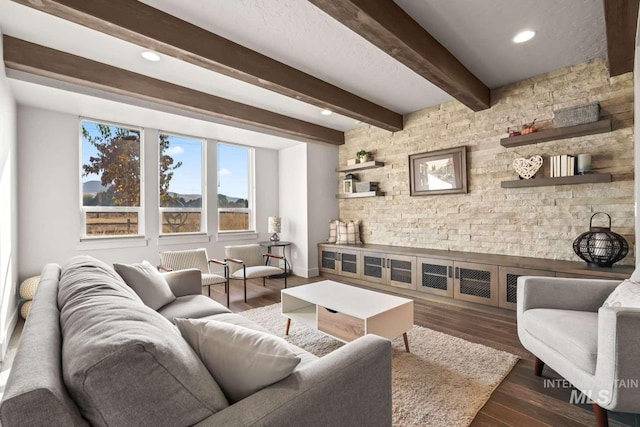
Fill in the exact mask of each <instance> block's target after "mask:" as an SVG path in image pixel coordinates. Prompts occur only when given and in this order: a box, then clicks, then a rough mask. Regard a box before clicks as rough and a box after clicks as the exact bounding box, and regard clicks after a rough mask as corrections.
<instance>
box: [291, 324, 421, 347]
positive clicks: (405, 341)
mask: <svg viewBox="0 0 640 427" xmlns="http://www.w3.org/2000/svg"><path fill="white" fill-rule="evenodd" d="M289 326H291V319H287V327H286V329H285V330H284V334H285V335H289ZM405 342H406V341H405ZM407 351H409V350H407Z"/></svg>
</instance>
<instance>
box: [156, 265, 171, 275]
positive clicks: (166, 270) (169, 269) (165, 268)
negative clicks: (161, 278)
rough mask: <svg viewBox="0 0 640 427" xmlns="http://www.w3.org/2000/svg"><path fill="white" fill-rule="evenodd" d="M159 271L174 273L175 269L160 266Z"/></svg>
mask: <svg viewBox="0 0 640 427" xmlns="http://www.w3.org/2000/svg"><path fill="white" fill-rule="evenodd" d="M158 271H160V272H163V273H166V272H169V271H173V269H171V268H168V267H165V266H164V265H159V266H158Z"/></svg>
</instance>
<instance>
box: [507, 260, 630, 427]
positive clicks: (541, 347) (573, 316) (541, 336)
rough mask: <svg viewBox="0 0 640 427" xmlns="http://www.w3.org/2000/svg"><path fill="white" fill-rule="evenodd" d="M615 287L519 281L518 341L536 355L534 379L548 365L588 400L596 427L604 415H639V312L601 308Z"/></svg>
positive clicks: (527, 278) (533, 279) (592, 281)
mask: <svg viewBox="0 0 640 427" xmlns="http://www.w3.org/2000/svg"><path fill="white" fill-rule="evenodd" d="M638 271H640V270H636V273H634V276H635V275H636V274H637V273H638ZM632 278H633V276H632ZM618 284H620V281H618V280H598V279H569V278H558V277H533V276H522V277H519V278H518V295H517V301H518V302H517V306H518V314H517V316H518V337H519V338H520V341H521V342H522V345H523V346H524V348H526V349H527V350H529V351H530V352H531V353H533V354H534V355H535V356H536V363H535V375H536V376H541V375H542V370H543V368H544V365H545V364H546V365H547V366H549V367H550V368H551V369H553V370H554V371H556V372H557V373H558V374H560V375H561V376H562V377H563V378H565V379H566V380H567V381H569V382H570V383H571V384H572V385H573V386H574V387H575V388H577V389H578V390H580V391H581V392H582V393H584V394H585V395H587V396H588V397H589V398H590V399H591V400H592V401H593V412H594V415H595V417H596V421H597V423H598V426H600V427H602V426H607V425H608V415H607V410H611V411H619V412H631V413H638V412H640V387H638V386H637V385H638V380H639V379H640V308H629V307H603V306H602V304H603V303H604V302H605V300H606V299H607V297H608V296H609V294H610V293H611V292H612V291H613V290H614V289H615V288H616V287H617V286H618Z"/></svg>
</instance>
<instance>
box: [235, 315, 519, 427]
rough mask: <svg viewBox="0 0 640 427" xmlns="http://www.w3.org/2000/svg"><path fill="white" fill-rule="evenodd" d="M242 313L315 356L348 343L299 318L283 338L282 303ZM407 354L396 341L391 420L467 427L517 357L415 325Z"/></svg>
mask: <svg viewBox="0 0 640 427" xmlns="http://www.w3.org/2000/svg"><path fill="white" fill-rule="evenodd" d="M239 314H240V315H242V316H244V317H246V318H248V319H251V320H253V321H254V322H256V323H259V324H260V325H261V326H263V327H264V328H266V329H268V330H269V331H271V332H273V333H274V334H276V335H278V336H280V337H283V338H285V339H286V340H287V341H289V342H291V343H292V344H295V345H297V346H298V347H301V348H303V349H305V350H307V351H309V352H311V353H313V354H315V355H316V356H323V355H325V354H327V353H330V352H331V351H333V350H335V349H337V348H339V347H341V346H342V345H344V344H343V343H341V342H339V341H337V340H335V339H333V338H330V337H327V336H326V335H324V334H322V333H320V332H317V331H314V330H313V329H311V328H308V327H306V326H304V325H301V324H299V323H298V324H296V322H291V329H290V330H289V336H288V337H285V336H284V329H285V324H286V320H285V318H284V317H283V316H282V315H281V314H280V304H273V305H270V306H267V307H262V308H256V309H253V310H248V311H245V312H242V313H239ZM408 335H409V348H410V350H411V353H406V352H405V350H404V343H403V341H402V337H399V338H396V339H395V340H394V341H393V375H392V377H393V385H392V387H393V424H394V425H397V426H468V425H469V424H470V423H471V421H473V418H474V417H475V416H476V414H477V413H478V411H479V410H480V409H481V408H482V406H483V405H484V404H485V402H486V401H487V400H488V399H489V396H491V393H492V392H493V390H495V388H496V387H497V386H498V384H500V382H501V381H502V380H503V379H504V377H506V376H507V374H508V373H509V372H510V371H511V368H513V366H514V365H515V364H516V362H517V361H518V357H517V356H514V355H513V354H510V353H506V352H504V351H499V350H495V349H493V348H490V347H486V346H484V345H481V344H474V343H470V342H468V341H465V340H463V339H460V338H456V337H452V336H450V335H446V334H443V333H440V332H436V331H432V330H431V329H427V328H423V327H421V326H417V325H414V326H413V329H411V331H409V333H408Z"/></svg>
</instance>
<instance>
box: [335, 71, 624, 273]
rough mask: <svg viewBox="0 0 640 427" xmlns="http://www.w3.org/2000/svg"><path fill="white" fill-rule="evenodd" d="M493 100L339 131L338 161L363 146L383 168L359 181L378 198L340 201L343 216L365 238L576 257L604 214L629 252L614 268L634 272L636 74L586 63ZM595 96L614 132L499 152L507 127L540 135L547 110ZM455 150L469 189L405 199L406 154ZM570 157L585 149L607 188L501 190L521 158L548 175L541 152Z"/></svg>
mask: <svg viewBox="0 0 640 427" xmlns="http://www.w3.org/2000/svg"><path fill="white" fill-rule="evenodd" d="M491 100H492V101H491V103H492V107H491V108H490V109H488V110H485V111H480V112H473V111H471V110H470V109H468V108H467V107H465V106H464V105H462V104H461V103H459V102H458V101H452V102H448V103H445V104H442V105H439V106H435V107H431V108H427V109H424V110H421V111H418V112H415V113H412V114H409V115H407V116H405V128H404V130H403V131H400V132H395V133H391V132H388V131H384V130H381V129H378V128H374V127H370V126H368V127H364V128H359V129H355V130H353V131H350V132H348V133H347V134H346V143H345V145H343V146H341V147H340V150H339V151H340V153H339V156H340V165H346V163H347V159H349V158H353V157H355V153H356V152H357V151H359V150H360V149H366V150H370V151H373V152H374V154H375V159H376V160H379V161H382V162H384V163H385V166H384V167H383V168H379V169H370V170H365V171H359V172H357V175H358V177H359V178H360V181H378V182H379V183H380V189H381V190H382V191H384V192H385V193H386V196H384V197H372V198H354V199H341V200H340V203H339V206H340V218H342V219H361V220H362V224H363V225H362V238H363V241H364V242H365V243H376V244H389V245H402V246H412V247H420V248H432V249H444V250H447V249H448V250H458V251H468V252H480V253H489V254H504V255H515V256H527V257H535V258H548V259H561V260H576V261H578V260H579V258H578V257H577V256H576V255H575V254H574V253H573V248H572V242H573V240H574V239H575V238H576V237H577V236H578V235H579V234H580V233H582V232H585V231H587V230H588V227H589V218H590V217H591V215H592V214H593V213H595V212H600V211H602V212H607V213H609V214H610V215H611V218H612V229H613V231H614V232H617V233H619V234H622V235H623V236H625V238H626V239H627V240H628V241H629V244H630V247H631V249H630V253H629V255H628V256H627V257H626V258H625V259H624V260H623V261H621V262H620V264H628V265H633V264H634V255H633V247H634V246H635V245H634V243H635V242H634V240H635V239H634V195H633V173H634V164H633V161H634V160H633V150H634V147H633V74H632V73H627V74H624V75H622V76H618V77H614V78H610V77H609V74H608V69H607V65H606V63H605V62H604V61H603V60H595V61H592V62H589V63H585V64H580V65H576V66H572V67H569V68H565V69H561V70H557V71H554V72H551V73H548V74H544V75H541V76H537V77H534V78H531V79H528V80H524V81H521V82H518V83H514V84H511V85H508V86H505V87H502V88H499V89H497V90H493V91H492V93H491ZM594 101H599V102H600V105H601V116H603V117H611V118H612V121H613V131H612V132H610V133H603V134H598V135H589V136H585V137H577V138H571V139H565V140H556V141H549V142H544V143H539V144H533V145H528V146H522V147H516V148H504V147H502V146H501V145H500V138H503V137H506V136H507V128H508V127H520V126H521V125H522V124H523V123H527V122H531V121H533V119H536V127H537V128H538V129H539V130H542V129H545V128H550V127H553V111H554V110H556V109H560V108H564V107H569V106H575V105H581V104H585V103H589V102H594ZM461 145H466V146H467V179H468V194H460V195H439V196H417V197H411V196H410V195H409V165H408V163H409V162H408V155H409V154H414V153H422V152H427V151H433V150H440V149H444V148H451V147H457V146H461ZM579 153H591V155H592V167H593V170H594V172H610V173H612V174H613V182H611V183H599V184H580V185H562V186H550V187H530V188H520V189H503V188H501V187H500V182H501V181H506V180H514V179H518V176H517V174H516V173H515V172H514V170H513V167H512V163H513V160H514V159H516V158H518V157H526V158H528V157H530V156H532V155H536V154H539V155H541V156H542V157H543V158H544V162H545V163H544V166H543V168H544V176H549V170H548V166H549V165H548V162H549V156H552V155H556V154H574V155H577V154H579ZM340 175H341V176H340V180H342V179H343V178H344V174H340ZM598 217H603V218H604V219H605V220H606V217H604V216H603V215H599V216H598ZM598 217H596V219H597V218H598ZM604 224H605V222H604V221H596V222H594V225H604Z"/></svg>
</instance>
